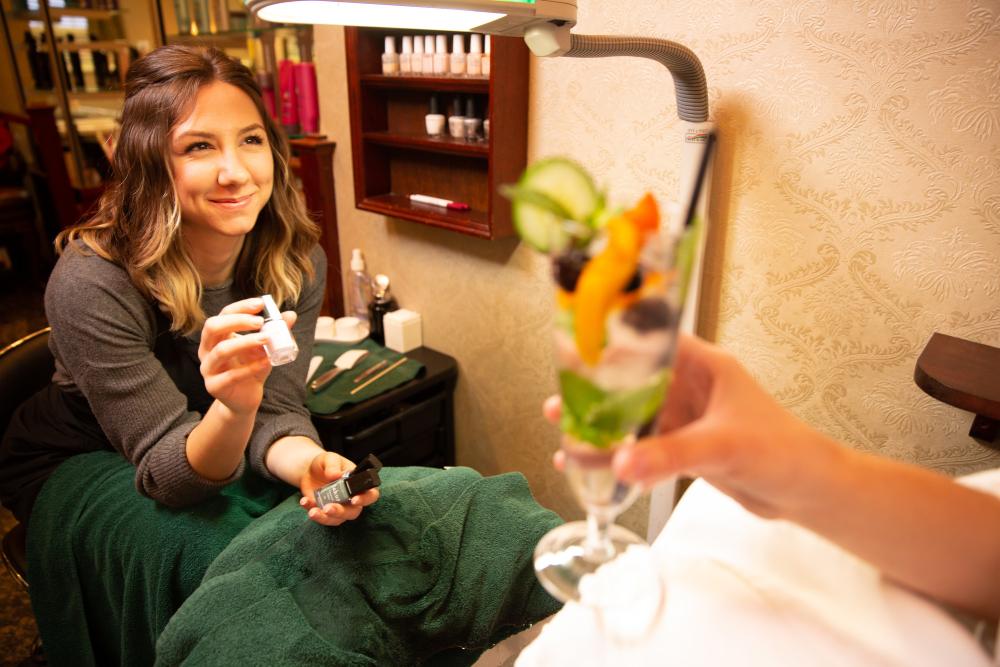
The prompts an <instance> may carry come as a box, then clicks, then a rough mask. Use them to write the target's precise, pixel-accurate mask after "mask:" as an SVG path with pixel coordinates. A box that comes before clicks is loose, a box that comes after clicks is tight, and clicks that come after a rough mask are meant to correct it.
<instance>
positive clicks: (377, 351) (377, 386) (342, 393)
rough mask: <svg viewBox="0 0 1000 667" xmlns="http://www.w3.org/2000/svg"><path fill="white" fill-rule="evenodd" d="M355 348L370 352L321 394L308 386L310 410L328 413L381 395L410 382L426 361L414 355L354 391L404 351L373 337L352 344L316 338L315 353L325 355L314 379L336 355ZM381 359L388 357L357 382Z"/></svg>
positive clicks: (316, 412) (323, 371)
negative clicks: (360, 378)
mask: <svg viewBox="0 0 1000 667" xmlns="http://www.w3.org/2000/svg"><path fill="white" fill-rule="evenodd" d="M356 349H365V350H368V356H366V357H365V358H364V359H362V360H361V361H359V362H358V363H357V364H356V365H355V366H354V368H352V369H350V370H348V371H344V372H343V373H341V374H340V375H338V376H337V377H336V378H335V379H334V380H333V382H331V383H330V384H328V385H327V386H326V387H325V388H324V389H321V390H320V392H319V393H318V394H314V393H313V392H312V391H311V390H309V389H307V390H306V407H308V408H309V411H310V412H312V413H313V414H316V415H328V414H331V413H334V412H336V411H337V410H339V409H340V408H341V407H342V406H344V405H350V404H353V403H360V402H361V401H364V400H366V399H369V398H371V397H372V396H378V395H379V394H382V393H384V392H387V391H389V390H390V389H393V388H394V387H398V386H399V385H401V384H403V383H404V382H409V381H410V380H412V379H413V378H415V377H417V374H418V373H420V371H422V370H423V369H424V365H423V364H422V363H420V362H419V361H416V360H415V359H408V360H407V361H406V362H405V363H403V364H401V365H400V366H398V367H396V368H395V369H393V370H392V371H390V372H389V373H387V374H385V375H383V376H382V377H381V378H379V379H378V380H376V381H375V382H372V383H371V384H369V385H368V386H366V387H365V388H364V389H362V390H361V391H359V392H358V393H356V394H353V395H352V394H351V390H352V389H356V388H357V387H360V386H361V385H363V384H364V383H365V382H367V381H368V380H370V379H371V378H373V377H375V376H376V375H378V374H379V373H381V372H382V371H384V370H385V369H386V368H388V367H389V366H391V365H392V364H393V363H394V362H396V361H398V360H399V359H400V357H402V356H404V355H402V354H399V353H398V352H394V351H392V350H390V349H389V348H387V347H382V346H381V345H379V344H378V343H376V342H375V341H373V340H372V339H371V338H366V339H364V340H363V341H361V342H360V343H354V344H351V345H349V344H347V343H331V342H329V341H316V345H315V346H313V354H315V355H320V356H322V357H323V363H321V364H320V365H319V368H318V369H317V370H316V373H315V374H313V376H312V378H311V379H313V378H318V377H319V376H320V375H322V374H323V373H325V372H326V371H328V370H330V369H331V368H333V362H334V361H336V360H337V357H339V356H340V355H341V354H343V353H344V352H347V351H348V350H356ZM382 360H385V362H386V363H385V366H383V367H382V368H380V369H379V370H377V371H375V372H373V373H372V374H370V375H368V376H367V377H365V379H364V380H362V381H361V382H358V383H355V382H354V378H356V377H358V375H360V374H361V373H364V372H365V370H366V369H368V368H371V367H372V366H374V365H375V364H377V363H378V362H380V361H382Z"/></svg>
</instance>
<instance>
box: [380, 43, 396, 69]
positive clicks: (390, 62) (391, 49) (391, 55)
mask: <svg viewBox="0 0 1000 667" xmlns="http://www.w3.org/2000/svg"><path fill="white" fill-rule="evenodd" d="M382 74H399V54H398V53H396V38H395V37H393V36H392V35H386V37H385V52H384V53H383V54H382Z"/></svg>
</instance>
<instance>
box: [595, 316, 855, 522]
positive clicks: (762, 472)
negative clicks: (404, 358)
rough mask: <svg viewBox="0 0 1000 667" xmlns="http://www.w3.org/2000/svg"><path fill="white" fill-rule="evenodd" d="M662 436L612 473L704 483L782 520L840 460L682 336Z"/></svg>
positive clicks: (743, 376)
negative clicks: (692, 479) (689, 478)
mask: <svg viewBox="0 0 1000 667" xmlns="http://www.w3.org/2000/svg"><path fill="white" fill-rule="evenodd" d="M657 431H658V433H659V435H654V436H651V437H649V438H645V439H643V440H640V441H639V442H638V443H636V444H635V446H633V447H628V448H625V449H623V450H622V451H620V452H618V454H617V455H616V457H615V462H614V465H615V471H616V473H617V474H618V476H619V477H620V478H621V479H623V480H625V481H628V482H633V483H639V484H643V485H647V486H649V485H652V484H654V483H656V482H659V481H662V480H664V479H666V478H668V477H671V476H673V475H678V474H684V475H688V476H692V477H695V476H698V477H704V478H705V479H706V480H707V481H708V482H710V483H711V484H712V485H713V486H715V487H717V488H718V489H719V490H721V491H723V492H724V493H726V494H727V495H729V496H731V497H733V498H734V499H736V500H737V501H739V502H740V503H741V504H742V505H743V506H744V507H746V508H747V509H749V510H750V511H752V512H755V513H757V514H760V515H762V516H767V517H777V516H787V515H788V514H789V512H790V511H792V510H794V509H796V507H797V506H798V505H799V504H800V503H802V502H805V501H807V499H808V498H809V496H810V492H811V490H812V489H813V482H814V481H815V480H817V479H820V478H821V477H822V476H823V475H825V474H827V472H828V471H829V470H830V469H831V467H832V464H833V462H834V461H835V460H836V459H837V457H838V456H840V454H841V448H840V446H839V445H838V444H837V443H836V442H835V441H833V440H832V439H830V438H827V437H826V436H824V435H822V434H821V433H819V432H817V431H815V430H813V429H812V428H810V427H809V426H807V425H806V424H804V423H803V422H801V421H799V419H797V418H796V417H795V416H794V415H793V414H792V413H790V412H788V411H787V410H785V409H784V408H783V407H781V406H780V405H779V404H778V403H777V402H776V401H775V400H774V399H773V398H772V397H771V396H770V395H769V394H768V393H767V392H766V391H764V389H763V388H761V387H760V385H758V384H757V382H756V381H755V380H754V379H753V378H752V377H751V376H750V374H749V373H748V372H747V371H746V369H744V368H743V367H742V366H741V365H740V364H739V362H737V361H736V359H735V358H734V357H732V356H731V355H729V354H728V353H726V352H724V351H722V350H721V349H719V348H717V347H715V346H713V345H710V344H709V343H706V342H705V341H702V340H700V339H698V338H694V337H692V336H682V337H681V339H680V342H679V345H678V349H677V356H676V359H675V362H674V379H673V384H672V385H671V387H670V389H669V391H668V394H667V400H666V401H665V403H664V406H663V409H662V410H661V412H660V416H659V422H658V428H657Z"/></svg>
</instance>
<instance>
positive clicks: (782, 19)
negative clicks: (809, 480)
mask: <svg viewBox="0 0 1000 667" xmlns="http://www.w3.org/2000/svg"><path fill="white" fill-rule="evenodd" d="M623 4H626V3H622V2H618V1H612V0H578V6H579V16H580V20H579V25H578V27H577V29H576V31H577V32H581V33H587V32H590V33H599V34H612V33H620V34H626V33H632V34H642V35H652V36H660V37H666V38H669V39H674V40H677V41H680V42H682V43H684V44H686V45H688V46H690V47H691V48H692V49H694V51H695V52H696V53H698V54H699V56H700V57H701V59H702V61H703V63H704V65H705V69H706V72H707V75H708V81H709V89H710V95H711V99H712V109H713V111H712V115H713V119H714V120H715V121H716V122H717V123H718V125H719V127H720V137H721V142H720V152H719V156H718V157H719V159H718V168H717V174H716V184H715V190H714V196H713V200H712V210H713V224H714V229H713V234H712V238H711V243H712V246H711V248H710V251H709V252H710V256H709V262H708V264H709V271H710V274H709V275H708V276H707V281H706V289H707V294H706V296H707V303H706V308H707V310H706V312H705V313H704V317H703V327H704V329H705V331H706V332H707V334H708V335H709V336H710V337H713V338H716V339H717V340H718V341H719V342H720V343H721V344H722V345H723V346H725V347H727V348H728V349H730V350H732V351H733V352H735V353H736V354H737V355H738V356H739V357H740V358H741V359H742V360H743V361H744V362H745V363H746V364H747V365H748V366H749V367H750V369H751V370H752V371H753V372H754V374H755V375H756V376H757V377H758V378H759V379H760V380H761V381H762V382H763V383H764V384H765V385H766V386H767V387H769V388H770V389H771V390H772V391H773V392H774V393H775V394H776V395H777V396H778V397H779V398H780V400H781V401H782V402H783V403H784V404H785V405H787V406H788V407H789V408H791V409H792V410H794V411H795V412H796V413H798V414H799V415H800V416H802V417H803V418H805V419H806V420H808V421H809V422H810V423H812V424H813V425H815V426H816V427H818V428H820V429H822V430H824V431H826V432H828V433H830V434H832V435H834V436H836V437H838V438H840V439H842V440H844V441H846V442H849V443H851V444H853V445H855V446H858V447H863V448H866V449H870V450H875V451H879V452H883V453H885V454H888V455H891V456H895V457H899V458H904V459H908V460H912V461H917V462H920V463H923V464H927V465H930V466H934V467H938V468H940V469H943V470H947V471H949V472H962V471H969V470H973V469H978V468H981V467H986V466H989V465H997V464H998V462H1000V456H997V455H995V454H993V453H992V452H991V450H988V449H986V448H984V447H982V446H980V445H978V444H976V443H975V442H974V441H972V440H970V439H969V438H968V437H967V435H966V432H967V430H968V426H969V423H970V416H969V415H968V414H966V413H963V412H960V411H957V410H953V409H951V408H948V407H946V406H943V405H941V404H939V403H937V402H936V401H934V400H933V399H930V398H929V397H927V396H926V395H924V394H923V393H922V392H921V391H920V390H919V389H918V388H917V387H916V386H915V385H914V383H913V380H912V374H913V366H914V363H915V361H916V358H917V356H918V354H919V352H920V350H921V349H922V347H923V345H924V343H925V342H926V340H927V339H928V337H929V336H930V334H931V333H932V332H933V331H943V332H947V333H951V334H953V335H956V336H961V337H965V338H970V339H973V340H978V341H981V342H985V343H989V344H992V345H1000V55H998V54H1000V4H998V3H997V2H996V1H995V0H991V1H986V0H982V1H980V2H975V1H971V0H883V1H877V0H833V1H826V0H824V1H818V0H816V1H799V2H791V1H781V2H779V1H756V2H746V1H736V0H728V1H727V0H721V1H719V2H712V3H696V4H691V3H679V2H664V1H662V0H632V1H631V2H628V3H627V6H628V11H627V12H626V11H623V9H622V7H623ZM317 44H318V49H317V51H318V67H319V70H320V86H321V94H322V98H321V99H322V100H323V105H322V106H323V118H322V120H323V129H324V131H325V132H327V133H328V134H330V135H331V136H332V137H333V138H335V139H337V140H338V142H339V145H338V148H337V154H336V178H337V183H338V187H339V190H338V206H339V213H340V222H341V242H342V253H343V255H344V258H345V260H346V256H347V255H348V253H349V252H350V248H352V247H354V246H359V247H362V248H363V249H364V250H365V252H366V254H367V256H368V258H369V261H370V265H371V266H372V267H373V268H374V269H375V270H377V271H383V272H386V273H388V274H390V275H391V277H392V278H393V280H394V284H395V285H396V290H397V295H398V297H399V300H400V302H401V303H402V304H403V305H404V306H406V307H409V308H413V309H415V310H417V311H419V312H421V313H422V315H423V317H424V322H425V323H424V338H425V342H426V343H427V344H428V345H430V346H432V347H435V348H437V349H440V350H442V351H444V352H447V353H449V354H451V355H452V356H454V357H456V358H457V359H458V361H459V364H460V373H461V379H460V382H459V387H458V391H457V395H456V410H457V416H456V421H457V434H458V458H459V462H460V463H461V464H464V465H471V466H473V467H476V468H477V469H479V470H481V471H482V472H484V473H496V472H503V471H507V470H521V471H523V472H525V474H527V475H528V477H529V479H530V481H531V484H532V487H533V489H534V491H535V494H536V496H537V497H538V499H539V500H540V502H542V503H543V504H545V505H547V506H550V507H552V508H554V509H556V510H557V511H559V512H561V513H563V514H564V515H566V516H574V515H577V514H578V512H577V511H576V510H575V506H574V504H573V502H572V500H571V499H570V498H569V497H568V495H567V491H566V487H565V484H564V483H563V482H562V480H561V479H560V477H559V476H558V475H557V474H555V473H554V472H552V470H551V468H550V466H549V463H548V460H549V457H550V455H551V452H552V451H553V450H554V449H555V447H556V444H557V436H556V434H555V432H554V430H553V429H552V428H551V427H550V426H548V425H547V424H546V423H545V422H544V421H543V420H542V419H541V417H540V415H539V405H540V403H541V401H542V399H543V398H544V397H545V396H546V395H548V394H549V393H551V392H553V391H554V389H555V382H554V379H553V371H552V364H551V361H550V347H549V337H548V332H549V326H550V315H549V298H550V291H549V285H548V274H547V267H546V265H545V263H544V262H543V261H541V260H540V259H539V258H537V257H535V256H534V255H533V254H532V253H531V252H530V251H528V250H527V249H525V248H523V247H521V246H520V245H519V244H518V243H516V242H515V241H503V242H493V243H489V242H485V241H479V240H474V239H469V238H465V237H461V236H458V235H455V234H451V233H447V232H441V231H438V230H433V229H425V228H423V227H421V226H419V225H414V224H411V223H406V222H401V221H395V220H387V219H385V218H382V217H380V216H375V215H371V214H367V213H363V212H360V211H357V210H356V209H355V208H354V201H353V191H352V188H351V165H350V140H349V132H348V116H347V108H346V77H345V74H344V55H343V37H342V31H341V30H340V29H339V28H320V29H318V30H317ZM530 95H531V98H530V118H531V120H530V139H529V144H530V145H529V156H530V157H531V158H537V157H541V156H545V155H551V154H566V155H570V156H572V157H574V158H575V159H577V160H579V161H580V162H582V163H583V164H585V165H586V166H587V167H588V168H590V169H591V170H592V171H593V172H594V173H595V174H596V175H597V177H598V178H599V180H600V181H601V182H602V183H603V184H605V185H606V186H607V187H608V190H609V192H610V194H611V197H612V199H616V200H623V201H627V200H628V199H630V198H633V197H635V196H637V195H639V194H640V193H642V192H643V191H645V190H653V191H655V192H658V193H663V195H664V196H665V197H669V196H670V195H672V193H674V191H675V190H676V188H677V184H678V173H677V168H676V162H677V158H678V153H679V148H680V138H679V137H680V131H681V130H680V124H679V122H678V121H677V120H676V116H675V113H674V108H675V107H674V103H673V86H672V84H671V82H670V78H669V76H668V74H667V73H666V72H665V70H663V69H662V68H661V67H660V66H658V65H656V64H654V63H651V62H645V61H639V60H629V59H609V60H574V59H568V58H563V59H555V60H546V61H540V60H533V63H532V70H531V85H530ZM642 513H643V507H639V508H637V509H636V510H634V511H632V512H631V513H630V516H629V517H628V518H627V519H626V521H625V523H628V524H630V525H632V526H633V527H636V528H638V529H640V530H641V529H642V525H643V516H642Z"/></svg>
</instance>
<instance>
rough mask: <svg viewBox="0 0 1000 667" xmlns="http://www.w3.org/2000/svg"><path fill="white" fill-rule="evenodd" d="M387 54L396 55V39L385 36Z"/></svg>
mask: <svg viewBox="0 0 1000 667" xmlns="http://www.w3.org/2000/svg"><path fill="white" fill-rule="evenodd" d="M385 52H386V53H395V52H396V38H395V37H393V36H392V35H386V36H385Z"/></svg>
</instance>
